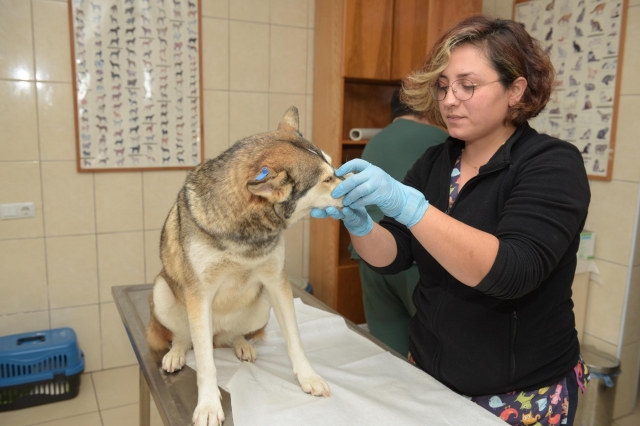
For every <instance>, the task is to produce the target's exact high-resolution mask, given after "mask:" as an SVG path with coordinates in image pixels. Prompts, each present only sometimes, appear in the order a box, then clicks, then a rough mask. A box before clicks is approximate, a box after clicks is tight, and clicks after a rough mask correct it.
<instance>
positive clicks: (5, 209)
mask: <svg viewBox="0 0 640 426" xmlns="http://www.w3.org/2000/svg"><path fill="white" fill-rule="evenodd" d="M35 216H36V208H35V206H34V204H33V203H31V202H29V203H10V204H0V219H24V218H27V217H35Z"/></svg>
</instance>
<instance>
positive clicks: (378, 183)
mask: <svg viewBox="0 0 640 426" xmlns="http://www.w3.org/2000/svg"><path fill="white" fill-rule="evenodd" d="M348 173H355V174H354V175H352V176H349V177H348V178H346V179H345V180H344V182H342V183H341V184H340V185H338V186H337V187H336V188H335V189H334V190H333V192H332V193H331V196H332V197H334V198H340V197H342V196H343V195H344V199H343V200H342V204H343V205H344V206H348V207H350V208H351V209H354V210H355V209H358V208H361V207H364V206H367V205H371V204H374V205H376V206H378V207H379V208H380V210H381V211H382V213H384V214H385V215H386V216H389V217H392V218H394V219H395V220H397V221H398V222H400V223H402V224H403V225H406V226H407V228H411V227H412V226H414V225H415V224H416V223H418V222H419V221H420V219H422V217H423V216H424V214H425V212H426V211H427V208H429V202H428V201H427V200H426V199H425V198H424V195H423V194H422V193H421V192H420V191H418V190H416V189H414V188H411V187H409V186H406V185H403V184H401V183H400V182H398V181H397V180H395V179H394V178H392V177H391V176H389V174H388V173H386V172H385V171H384V170H382V169H381V168H380V167H377V166H374V165H373V164H371V163H369V162H367V161H364V160H361V159H359V158H357V159H355V160H351V161H349V162H347V163H345V164H343V165H342V166H341V167H340V168H339V169H338V170H336V175H338V176H344V175H346V174H348Z"/></svg>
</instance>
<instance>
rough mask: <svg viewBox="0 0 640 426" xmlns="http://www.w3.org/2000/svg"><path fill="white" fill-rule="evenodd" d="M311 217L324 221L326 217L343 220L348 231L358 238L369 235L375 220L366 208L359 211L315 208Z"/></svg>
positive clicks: (347, 208) (360, 208) (344, 208)
mask: <svg viewBox="0 0 640 426" xmlns="http://www.w3.org/2000/svg"><path fill="white" fill-rule="evenodd" d="M311 217H315V218H316V219H323V218H325V217H331V218H333V219H341V220H342V222H344V226H345V227H346V228H347V231H349V232H350V233H351V234H353V235H355V236H358V237H363V236H365V235H367V234H368V233H369V232H371V230H372V229H373V220H372V219H371V216H369V213H367V209H365V208H364V207H359V208H357V209H350V208H349V207H343V208H342V211H341V210H338V209H337V208H335V207H327V208H326V209H315V208H314V209H312V210H311Z"/></svg>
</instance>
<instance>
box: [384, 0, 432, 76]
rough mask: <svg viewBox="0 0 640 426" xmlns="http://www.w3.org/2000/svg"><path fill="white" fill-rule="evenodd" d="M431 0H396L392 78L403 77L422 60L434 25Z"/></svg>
mask: <svg viewBox="0 0 640 426" xmlns="http://www.w3.org/2000/svg"><path fill="white" fill-rule="evenodd" d="M429 3H430V1H429V0H395V5H394V9H393V46H392V49H391V80H402V79H403V78H404V77H405V76H406V75H407V74H409V73H410V72H411V71H413V70H414V69H416V68H417V67H418V66H420V65H421V64H422V62H423V61H424V58H425V56H426V54H427V36H428V34H429V26H430V25H431V22H430V21H431V20H432V19H431V18H432V17H431V16H430V15H429Z"/></svg>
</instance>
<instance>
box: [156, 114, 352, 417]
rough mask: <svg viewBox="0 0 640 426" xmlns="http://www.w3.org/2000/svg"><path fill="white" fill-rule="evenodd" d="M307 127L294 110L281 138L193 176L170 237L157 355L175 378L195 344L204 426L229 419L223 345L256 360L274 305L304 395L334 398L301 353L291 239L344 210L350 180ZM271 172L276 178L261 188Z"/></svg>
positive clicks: (245, 144) (164, 251)
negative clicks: (287, 243)
mask: <svg viewBox="0 0 640 426" xmlns="http://www.w3.org/2000/svg"><path fill="white" fill-rule="evenodd" d="M298 120H299V119H298V110H297V109H296V108H295V107H291V108H289V109H288V110H287V112H286V113H285V115H284V117H283V118H282V120H281V122H280V124H279V126H278V129H277V130H276V131H273V132H268V133H262V134H258V135H254V136H251V137H248V138H246V139H243V140H240V141H238V142H236V143H235V144H234V145H233V146H232V147H231V148H229V149H228V150H227V151H225V152H224V153H222V154H221V155H220V156H218V157H217V158H214V159H211V160H207V161H206V162H204V163H202V164H201V165H199V166H197V167H196V168H195V169H194V170H192V171H191V172H190V173H189V174H188V176H187V178H186V182H185V184H184V187H183V188H182V189H181V190H180V192H179V194H178V199H177V200H176V203H175V204H174V205H173V207H172V208H171V210H170V212H169V215H168V217H167V219H166V221H165V224H164V227H163V229H162V235H161V238H160V257H161V259H162V265H163V268H162V271H161V272H160V274H159V275H158V276H157V277H156V280H155V284H154V288H153V293H152V294H151V296H150V298H149V303H150V306H151V320H150V323H149V326H148V328H147V342H148V344H149V346H150V347H151V348H152V349H153V350H158V351H159V350H166V349H169V351H168V352H167V354H166V355H165V356H164V358H163V360H162V367H163V369H164V370H166V371H167V372H174V371H177V370H179V369H181V368H182V367H183V366H184V363H185V354H186V352H187V350H189V349H190V348H191V346H193V349H194V352H195V356H196V362H197V365H198V369H197V383H198V403H197V406H196V409H195V412H194V414H193V422H194V424H195V425H197V426H213V425H219V424H221V423H222V421H223V420H224V413H223V411H222V406H221V404H220V392H219V390H218V386H217V379H216V367H215V364H214V359H213V347H214V345H215V346H216V347H219V346H228V347H231V348H233V349H234V351H235V353H236V355H237V356H238V358H239V359H241V360H244V361H254V360H255V359H256V350H255V348H254V347H253V345H252V344H251V343H250V342H249V340H250V339H251V338H257V337H260V336H261V335H262V334H263V330H264V327H265V325H266V323H267V321H268V319H269V311H270V307H271V306H273V308H274V312H275V314H276V318H277V319H278V323H279V324H280V328H281V329H282V332H283V334H284V336H285V338H286V340H287V348H288V352H289V357H290V358H291V362H292V364H293V372H294V374H295V376H296V377H297V379H298V381H299V383H300V385H301V387H302V389H303V390H304V391H305V392H307V393H311V394H312V395H323V396H329V393H330V392H329V387H328V386H327V384H326V383H325V382H324V380H323V379H322V378H321V377H320V376H319V375H318V374H316V372H315V371H314V369H313V367H312V366H311V364H310V363H309V361H308V359H307V357H306V355H305V352H304V349H303V348H302V344H301V341H300V336H299V332H298V326H297V322H296V318H295V311H294V307H293V297H292V292H291V287H290V284H289V280H288V279H287V275H286V272H285V250H284V236H283V232H284V230H285V229H287V227H288V226H290V225H291V224H293V223H294V222H296V221H297V220H299V219H301V218H302V217H305V216H308V214H309V213H310V211H311V208H313V207H320V208H324V207H328V206H335V207H341V206H342V201H341V200H339V199H338V200H336V199H333V198H332V197H331V191H332V190H333V189H334V188H335V187H336V186H337V185H338V183H340V181H341V179H340V178H338V177H336V175H335V170H334V168H333V167H332V166H331V164H330V159H329V158H328V157H327V156H326V155H325V154H324V153H323V152H322V151H321V150H320V149H318V148H317V147H316V146H315V145H313V144H312V143H311V142H309V141H307V140H305V139H304V138H302V136H301V135H300V133H299V132H298ZM264 167H266V168H267V170H268V174H267V175H266V176H264V177H263V178H262V179H259V180H258V179H257V177H258V176H259V175H260V174H261V171H262V170H263V168H264ZM212 342H213V344H212Z"/></svg>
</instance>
